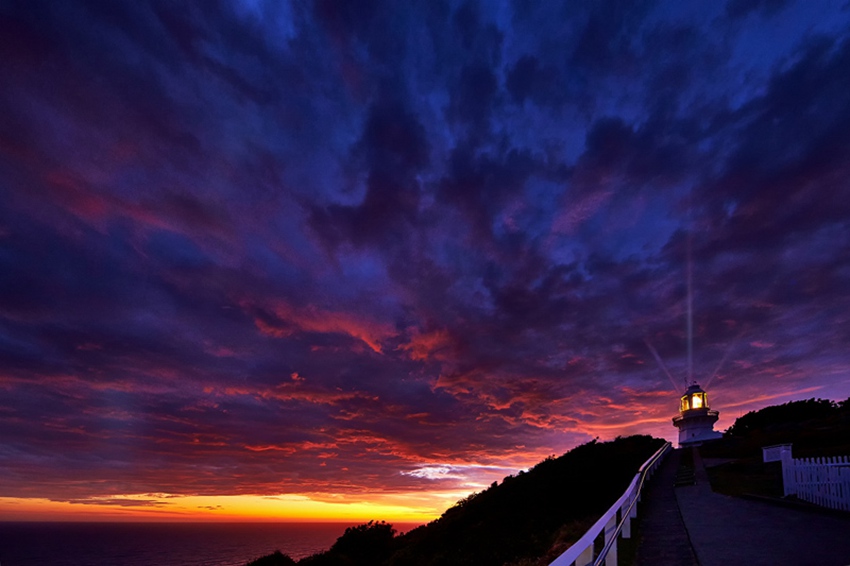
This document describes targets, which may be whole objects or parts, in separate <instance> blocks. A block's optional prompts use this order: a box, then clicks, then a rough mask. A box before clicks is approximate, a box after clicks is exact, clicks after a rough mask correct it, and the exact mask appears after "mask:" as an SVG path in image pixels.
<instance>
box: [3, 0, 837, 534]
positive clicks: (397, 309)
mask: <svg viewBox="0 0 850 566" xmlns="http://www.w3.org/2000/svg"><path fill="white" fill-rule="evenodd" d="M0 76H2V77H3V80H2V82H3V87H2V88H0V520H45V519H53V520H57V519H58V520H92V519H99V520H102V519H108V520H332V519H345V520H368V519H386V520H391V521H392V520H395V521H402V520H404V521H420V522H424V521H427V520H430V519H432V518H434V517H436V516H438V515H439V514H440V513H441V512H442V511H443V510H445V509H446V508H448V507H449V506H451V505H452V504H453V503H454V502H455V501H457V500H458V499H460V498H462V497H464V496H465V495H468V494H469V493H471V492H473V491H479V490H481V489H483V488H485V487H486V486H488V485H490V484H491V483H492V482H493V481H497V480H499V479H501V478H503V477H504V476H507V475H509V474H514V473H517V472H518V470H521V469H525V468H528V467H530V466H532V465H534V464H535V463H537V462H538V461H540V460H542V459H543V458H546V457H547V456H550V455H560V454H562V453H563V452H565V451H567V450H569V449H570V448H572V447H574V446H576V445H578V444H582V443H584V442H588V441H590V440H592V439H594V438H597V437H598V438H599V439H601V440H605V439H611V438H614V437H616V436H618V435H629V434H652V435H655V436H659V437H663V438H667V439H670V440H675V438H676V429H675V428H674V427H673V426H672V424H671V419H672V417H673V416H675V415H676V414H677V411H678V397H679V395H681V394H682V392H683V391H684V389H685V387H686V385H687V383H688V382H689V381H691V380H696V381H698V382H699V383H700V384H701V385H702V386H704V387H705V388H706V390H707V391H708V395H709V403H710V405H711V406H712V408H713V409H717V410H719V411H720V420H719V422H718V423H717V425H716V428H717V429H718V430H723V429H725V428H727V427H729V426H730V425H731V424H732V423H733V422H734V419H735V418H736V417H738V416H740V415H742V414H744V413H745V412H747V411H750V410H754V409H758V408H760V407H764V406H766V405H771V404H778V403H783V402H787V401H789V400H795V399H807V398H811V397H818V398H828V399H834V400H841V399H845V398H847V397H850V351H848V348H847V344H848V343H850V295H848V289H850V223H849V222H848V220H850V88H848V86H850V85H848V82H847V77H848V76H850V3H848V1H847V0H839V1H837V2H829V1H826V0H823V1H821V0H815V1H808V0H806V1H799V2H792V1H786V0H729V1H727V2H678V1H669V2H649V1H642V0H623V1H614V0H612V1H605V2H563V3H562V2H536V3H535V2H532V3H529V2H515V3H511V2H481V3H478V2H474V1H470V2H447V1H442V0H433V1H431V0H428V1H421V2H394V1H391V0H386V1H379V0H363V1H358V2H333V1H326V0H322V1H317V2H300V1H299V2H286V1H284V0H280V1H277V0H276V1H269V2H264V1H261V0H243V1H233V2H224V1H219V2H213V1H210V2H200V3H188V4H186V3H181V4H175V3H173V2H167V1H161V2H159V1H138V2H113V1H111V0H98V1H78V0H67V1H62V2H49V1H41V0H22V1H16V0H4V1H2V2H0ZM689 312H690V313H691V316H690V317H689V316H688V314H689ZM689 320H690V321H691V322H690V323H689V322H688V321H689ZM689 352H690V354H689ZM689 360H690V361H689Z"/></svg>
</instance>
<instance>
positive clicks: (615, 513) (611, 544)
mask: <svg viewBox="0 0 850 566" xmlns="http://www.w3.org/2000/svg"><path fill="white" fill-rule="evenodd" d="M671 448H672V445H671V444H670V443H669V442H665V443H664V446H662V447H661V448H659V449H658V451H656V452H655V454H653V455H652V456H650V458H649V460H647V461H646V462H644V463H643V465H642V466H641V467H640V469H639V470H638V473H637V474H635V477H634V479H633V480H632V483H631V484H629V487H628V489H626V491H625V493H623V495H621V496H620V499H618V500H617V501H615V502H614V504H613V505H612V506H611V508H610V509H608V511H606V512H605V514H604V515H602V517H600V518H599V520H598V521H596V523H594V524H593V526H592V527H590V529H588V531H587V532H586V533H584V536H582V537H581V538H580V539H579V540H578V541H577V542H576V543H575V544H573V545H572V546H571V547H569V548H568V549H567V550H566V551H565V552H564V553H563V554H561V555H560V556H559V557H558V558H556V559H555V561H554V562H552V563H551V564H549V566H573V565H574V566H587V565H590V564H593V565H594V566H599V565H601V564H602V563H603V562H604V564H605V566H617V538H618V537H619V536H622V537H623V538H630V537H631V520H632V519H634V518H635V517H637V502H638V501H640V495H641V490H642V489H643V485H644V483H645V482H646V480H647V479H649V477H650V476H651V475H652V473H653V472H654V471H655V469H656V468H658V466H659V464H661V460H662V459H663V458H664V456H665V455H666V454H667V452H668V451H669V450H670V449H671ZM600 535H602V536H603V541H604V542H603V544H604V546H603V548H602V551H601V552H600V553H599V556H596V557H594V552H593V550H594V545H595V542H596V539H597V538H599V536H600ZM594 558H595V560H594Z"/></svg>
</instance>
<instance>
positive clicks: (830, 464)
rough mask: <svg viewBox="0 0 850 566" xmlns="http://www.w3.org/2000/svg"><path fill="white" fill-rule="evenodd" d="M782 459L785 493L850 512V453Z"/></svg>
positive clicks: (785, 457)
mask: <svg viewBox="0 0 850 566" xmlns="http://www.w3.org/2000/svg"><path fill="white" fill-rule="evenodd" d="M783 456H784V457H783V459H782V484H783V487H784V488H785V495H786V496H788V495H796V496H797V497H798V498H800V499H802V500H803V501H808V502H809V503H814V504H815V505H820V506H822V507H828V508H830V509H839V510H841V511H850V456H836V457H833V458H792V457H791V455H790V450H789V451H788V453H787V456H786V455H784V454H783Z"/></svg>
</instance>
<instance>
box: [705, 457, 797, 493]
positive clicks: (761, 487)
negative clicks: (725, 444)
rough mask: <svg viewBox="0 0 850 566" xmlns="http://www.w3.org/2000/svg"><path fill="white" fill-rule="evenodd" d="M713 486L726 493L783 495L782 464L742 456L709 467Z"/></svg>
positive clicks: (717, 490) (719, 491) (716, 489)
mask: <svg viewBox="0 0 850 566" xmlns="http://www.w3.org/2000/svg"><path fill="white" fill-rule="evenodd" d="M706 471H707V472H708V479H709V481H710V482H711V488H712V489H713V490H714V491H716V492H718V493H723V494H725V495H733V496H742V495H760V496H763V497H782V495H783V491H782V465H781V463H779V462H769V463H766V464H765V463H763V462H762V461H761V458H741V459H739V460H735V461H734V462H728V463H726V464H721V465H719V466H713V467H711V468H707V469H706Z"/></svg>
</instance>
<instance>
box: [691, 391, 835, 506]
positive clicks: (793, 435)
mask: <svg viewBox="0 0 850 566" xmlns="http://www.w3.org/2000/svg"><path fill="white" fill-rule="evenodd" d="M776 444H792V445H793V455H794V457H795V458H811V457H821V456H844V455H850V399H846V400H844V401H841V402H838V403H836V402H834V401H830V400H828V399H807V400H805V401H792V402H790V403H785V404H783V405H773V406H770V407H765V408H764V409H760V410H758V411H752V412H749V413H747V414H745V415H743V416H742V417H739V418H738V419H737V420H736V421H735V424H733V425H732V426H731V427H729V430H727V431H726V433H725V434H724V435H723V438H722V439H720V440H717V441H714V442H711V443H710V444H706V445H704V446H702V447H701V448H700V454H701V455H702V457H703V458H708V459H710V458H723V459H729V460H730V461H729V462H727V463H725V464H722V465H719V466H714V467H709V468H708V474H709V478H710V479H711V486H712V488H714V490H715V491H719V492H721V493H725V494H727V495H746V494H752V495H761V496H766V497H782V495H783V490H782V466H781V464H780V463H779V462H769V463H764V462H763V461H762V451H761V449H762V448H763V447H765V446H773V445H776Z"/></svg>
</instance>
